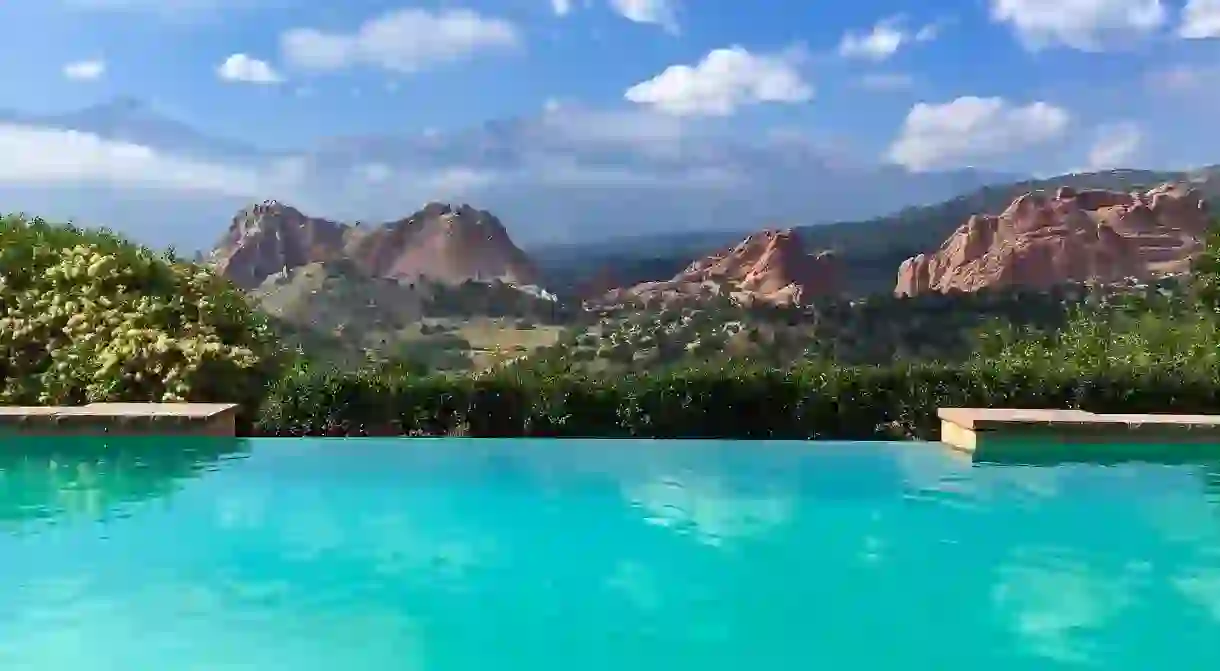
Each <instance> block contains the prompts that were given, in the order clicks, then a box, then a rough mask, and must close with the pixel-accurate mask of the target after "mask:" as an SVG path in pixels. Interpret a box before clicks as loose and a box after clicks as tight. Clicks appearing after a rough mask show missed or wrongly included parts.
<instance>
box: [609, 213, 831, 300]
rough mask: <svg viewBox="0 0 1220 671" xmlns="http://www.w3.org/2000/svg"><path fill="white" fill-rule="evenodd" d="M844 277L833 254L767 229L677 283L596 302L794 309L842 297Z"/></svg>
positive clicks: (612, 294)
mask: <svg viewBox="0 0 1220 671" xmlns="http://www.w3.org/2000/svg"><path fill="white" fill-rule="evenodd" d="M840 278H841V270H840V268H839V265H838V260H837V259H836V258H835V257H834V255H833V254H831V253H829V252H822V253H820V254H816V255H810V254H807V253H806V252H805V250H804V247H803V245H802V244H801V241H800V238H799V237H798V236H797V234H796V232H795V231H793V230H791V229H788V230H767V231H762V232H760V233H756V234H754V235H751V236H750V237H748V238H746V239H745V240H743V241H742V242H741V243H739V244H738V245H737V246H735V247H733V248H732V249H729V250H727V251H725V252H724V253H721V254H716V255H713V256H709V257H707V258H704V259H700V260H698V261H695V262H694V263H692V264H691V265H690V266H688V267H687V268H686V269H685V270H683V271H682V272H681V273H678V275H676V276H675V277H674V278H673V279H670V280H667V281H663V282H644V283H642V284H637V285H635V286H632V287H629V288H624V289H615V290H613V291H610V292H608V293H607V294H605V296H603V297H602V298H601V299H600V300H598V301H596V302H597V303H598V304H602V305H618V304H628V303H644V304H648V303H660V304H672V303H680V302H687V301H691V300H700V299H707V298H712V297H716V296H721V297H729V298H732V299H734V300H736V301H737V302H739V303H743V304H753V303H768V304H774V305H792V304H800V303H803V302H807V301H808V300H809V299H811V298H813V297H815V296H824V295H833V294H836V293H838V292H839V291H841V286H840Z"/></svg>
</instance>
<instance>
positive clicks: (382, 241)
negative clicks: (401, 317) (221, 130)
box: [212, 201, 538, 289]
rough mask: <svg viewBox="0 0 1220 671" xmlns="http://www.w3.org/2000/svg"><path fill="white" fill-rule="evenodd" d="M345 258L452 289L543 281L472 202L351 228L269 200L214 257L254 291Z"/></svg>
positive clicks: (244, 218)
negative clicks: (470, 283)
mask: <svg viewBox="0 0 1220 671" xmlns="http://www.w3.org/2000/svg"><path fill="white" fill-rule="evenodd" d="M340 259H348V260H350V261H351V262H352V263H354V264H355V266H356V267H357V268H358V269H359V270H360V271H362V272H364V273H366V274H368V275H369V276H371V277H380V278H390V279H404V280H413V279H419V278H426V279H428V280H431V281H435V282H441V283H446V284H456V283H460V282H464V281H466V280H480V281H490V280H493V279H500V280H503V281H505V282H511V283H515V284H533V283H536V282H537V279H538V278H537V271H536V270H535V268H534V265H533V264H532V263H531V262H530V260H529V258H528V257H527V256H526V255H525V253H524V252H523V251H521V249H520V248H518V247H517V246H516V245H515V244H513V242H512V240H511V239H510V238H509V236H508V232H507V231H506V230H505V229H504V226H503V224H501V223H500V220H499V219H497V218H496V217H495V216H493V215H492V214H491V213H489V212H486V211H483V210H476V209H475V208H473V207H470V206H469V205H462V206H460V207H453V206H451V205H447V204H443V203H429V204H427V205H425V206H424V208H423V209H422V210H420V211H419V212H416V213H415V214H413V215H411V216H409V217H406V218H404V219H400V220H398V221H393V222H390V223H387V224H384V225H380V226H349V225H346V224H340V223H336V222H333V221H329V220H326V219H318V218H314V217H307V216H305V215H304V214H302V213H301V212H300V211H299V210H297V209H296V208H293V207H290V206H288V205H284V204H282V203H278V202H275V201H268V202H265V203H261V204H258V205H254V206H252V207H249V208H246V209H245V210H242V211H241V212H239V213H238V214H237V216H236V217H234V218H233V223H232V225H231V226H230V227H229V230H228V232H227V234H226V235H225V237H224V239H223V240H221V242H220V244H219V245H217V247H216V249H215V250H214V251H213V252H212V260H213V261H214V262H215V263H216V268H217V271H218V272H220V273H221V274H223V275H224V276H226V277H228V278H230V279H232V280H233V281H234V282H235V283H236V284H238V285H239V286H241V287H243V288H248V289H253V288H255V287H258V286H259V285H261V284H262V282H263V281H264V280H266V279H267V278H268V277H270V276H272V275H274V274H277V273H285V272H286V271H291V270H292V269H294V268H298V267H301V266H304V265H308V264H311V263H316V262H327V261H336V260H340Z"/></svg>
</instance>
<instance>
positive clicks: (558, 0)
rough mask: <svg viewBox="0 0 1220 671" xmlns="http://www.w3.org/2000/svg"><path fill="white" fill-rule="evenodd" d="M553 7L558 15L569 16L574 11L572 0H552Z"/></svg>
mask: <svg viewBox="0 0 1220 671" xmlns="http://www.w3.org/2000/svg"><path fill="white" fill-rule="evenodd" d="M551 9H552V10H554V11H555V15H556V16H567V15H568V14H569V13H571V11H572V0H551Z"/></svg>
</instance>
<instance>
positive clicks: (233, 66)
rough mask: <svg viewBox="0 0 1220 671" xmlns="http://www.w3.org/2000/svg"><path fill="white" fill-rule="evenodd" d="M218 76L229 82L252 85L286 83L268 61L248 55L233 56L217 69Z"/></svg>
mask: <svg viewBox="0 0 1220 671" xmlns="http://www.w3.org/2000/svg"><path fill="white" fill-rule="evenodd" d="M216 75H217V76H218V77H220V78H221V79H223V80H225V81H228V82H247V83H250V84H276V83H279V82H282V81H284V78H283V77H281V76H280V74H279V73H278V72H276V71H275V69H274V68H272V67H271V65H270V64H268V63H267V61H262V60H259V59H257V58H251V57H250V56H247V55H246V54H233V55H232V56H229V57H228V58H226V59H225V61H224V62H223V63H221V64H220V67H218V68H216Z"/></svg>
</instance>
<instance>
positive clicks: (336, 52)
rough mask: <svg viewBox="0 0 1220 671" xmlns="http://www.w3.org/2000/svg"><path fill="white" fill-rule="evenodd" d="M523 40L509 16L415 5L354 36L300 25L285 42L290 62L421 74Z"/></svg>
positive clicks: (309, 66) (315, 67)
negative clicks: (431, 67)
mask: <svg viewBox="0 0 1220 671" xmlns="http://www.w3.org/2000/svg"><path fill="white" fill-rule="evenodd" d="M521 39H522V38H521V35H520V33H519V32H518V30H517V27H516V26H515V25H514V24H512V23H510V22H509V21H505V20H503V19H496V18H489V17H485V16H483V15H481V14H479V13H477V12H474V11H471V10H466V9H454V10H442V11H439V12H430V11H428V10H425V9H414V8H413V9H401V10H397V11H393V12H389V13H387V14H383V15H381V16H379V17H377V18H375V19H372V20H369V21H367V22H365V23H364V24H363V25H361V26H360V27H359V28H358V29H357V30H356V32H354V33H349V34H344V33H330V32H325V31H321V30H315V29H313V28H296V29H293V30H289V31H288V32H286V33H284V35H283V36H282V37H281V39H280V46H281V50H282V51H283V54H284V58H285V60H287V61H288V62H289V63H291V64H293V65H296V66H298V67H301V68H304V69H308V70H338V69H342V68H346V67H351V66H357V65H364V66H374V67H381V68H385V69H387V70H392V71H395V72H416V71H418V70H422V69H424V68H427V67H429V66H433V65H438V64H441V63H448V62H453V61H457V60H461V59H464V58H467V57H470V56H471V55H472V54H474V53H476V52H479V51H484V50H489V49H509V48H513V47H516V46H517V45H518V44H520V42H521Z"/></svg>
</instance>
